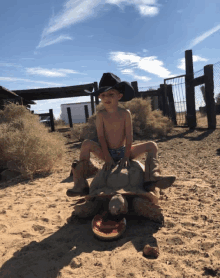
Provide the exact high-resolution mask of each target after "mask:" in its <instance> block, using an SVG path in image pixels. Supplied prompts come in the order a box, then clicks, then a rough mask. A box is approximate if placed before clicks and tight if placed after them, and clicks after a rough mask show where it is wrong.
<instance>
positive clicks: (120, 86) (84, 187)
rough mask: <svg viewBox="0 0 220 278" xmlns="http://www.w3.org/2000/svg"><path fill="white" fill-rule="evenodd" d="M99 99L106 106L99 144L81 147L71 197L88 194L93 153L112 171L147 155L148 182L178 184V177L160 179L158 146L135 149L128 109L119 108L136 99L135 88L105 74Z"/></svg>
mask: <svg viewBox="0 0 220 278" xmlns="http://www.w3.org/2000/svg"><path fill="white" fill-rule="evenodd" d="M99 88H100V89H99V90H98V91H96V92H95V93H93V95H96V96H99V98H100V99H101V102H102V104H103V106H104V110H101V111H99V112H98V113H97V115H96V129H97V135H98V141H99V143H97V142H94V141H92V140H88V139H87V140H85V141H84V142H83V144H82V147H81V152H80V161H79V163H78V164H76V165H75V166H74V167H73V168H72V172H73V180H74V187H73V188H72V189H69V190H68V191H67V195H68V196H74V195H81V194H88V189H89V187H88V183H87V181H86V179H85V175H86V172H87V170H88V164H89V160H90V152H92V153H94V154H95V155H96V156H97V157H98V158H100V159H102V160H104V161H105V164H104V168H105V169H106V170H110V169H111V168H112V166H114V165H115V164H116V163H117V162H119V161H120V165H121V166H122V167H127V166H129V165H130V163H129V160H131V159H134V158H136V157H138V156H139V155H141V154H143V153H148V157H147V160H146V163H145V181H151V182H156V186H158V187H160V186H161V187H164V184H166V187H168V186H169V185H171V184H172V183H173V182H174V181H175V176H161V175H160V174H159V173H160V171H159V165H158V147H157V144H156V143H155V142H145V143H140V144H137V145H133V146H132V141H133V128H132V120H131V113H130V111H129V110H126V109H124V108H119V107H118V101H129V100H131V99H132V98H133V97H134V89H133V88H132V86H131V85H130V84H129V83H128V82H121V80H120V78H119V77H117V76H116V75H114V74H112V73H104V74H103V76H102V79H101V81H100V83H99Z"/></svg>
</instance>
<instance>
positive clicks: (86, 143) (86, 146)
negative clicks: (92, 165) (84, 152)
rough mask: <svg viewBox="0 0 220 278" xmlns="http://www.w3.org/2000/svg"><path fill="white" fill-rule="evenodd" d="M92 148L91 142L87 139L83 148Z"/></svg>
mask: <svg viewBox="0 0 220 278" xmlns="http://www.w3.org/2000/svg"><path fill="white" fill-rule="evenodd" d="M90 146H91V140H89V139H85V140H84V141H83V143H82V148H89V147H90Z"/></svg>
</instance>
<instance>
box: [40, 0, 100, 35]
mask: <svg viewBox="0 0 220 278" xmlns="http://www.w3.org/2000/svg"><path fill="white" fill-rule="evenodd" d="M101 2H102V3H103V0H92V1H88V0H69V1H67V2H66V4H65V5H64V8H63V11H62V12H61V13H60V14H59V15H57V16H53V17H52V18H51V19H50V22H49V26H48V27H46V28H45V29H44V31H43V37H44V36H46V35H49V34H51V33H54V32H56V31H58V30H60V29H63V28H65V27H68V26H70V25H73V24H75V23H78V22H81V21H83V20H85V19H87V18H89V17H91V16H93V15H94V14H95V8H96V7H97V6H98V5H99V4H100V3H101Z"/></svg>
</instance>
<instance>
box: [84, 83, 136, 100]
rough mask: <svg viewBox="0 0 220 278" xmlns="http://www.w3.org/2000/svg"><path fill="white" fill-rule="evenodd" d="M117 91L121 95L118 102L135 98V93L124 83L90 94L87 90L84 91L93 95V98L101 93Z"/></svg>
mask: <svg viewBox="0 0 220 278" xmlns="http://www.w3.org/2000/svg"><path fill="white" fill-rule="evenodd" d="M113 89H114V90H117V91H119V93H121V94H123V97H122V98H121V99H120V101H122V102H123V101H129V100H131V99H133V98H134V97H135V92H134V89H133V87H132V86H131V85H130V84H129V83H128V82H126V81H123V82H120V83H118V84H116V85H115V86H112V87H102V88H100V89H99V90H97V91H95V92H90V91H88V90H84V91H85V92H86V93H88V94H90V95H93V96H99V95H100V94H101V93H104V92H107V91H109V90H113Z"/></svg>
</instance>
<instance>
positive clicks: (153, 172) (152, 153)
mask: <svg viewBox="0 0 220 278" xmlns="http://www.w3.org/2000/svg"><path fill="white" fill-rule="evenodd" d="M145 152H146V153H147V154H146V156H147V157H146V162H145V181H146V182H155V186H156V187H159V188H161V189H165V188H167V187H169V186H170V185H171V184H172V183H173V182H174V181H175V179H176V177H175V176H162V175H160V169H159V161H158V146H157V144H156V143H155V142H153V141H150V142H146V143H141V144H137V145H134V146H132V149H131V155H130V158H131V159H134V158H136V157H138V156H139V155H141V154H143V153H145Z"/></svg>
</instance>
